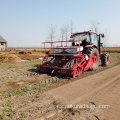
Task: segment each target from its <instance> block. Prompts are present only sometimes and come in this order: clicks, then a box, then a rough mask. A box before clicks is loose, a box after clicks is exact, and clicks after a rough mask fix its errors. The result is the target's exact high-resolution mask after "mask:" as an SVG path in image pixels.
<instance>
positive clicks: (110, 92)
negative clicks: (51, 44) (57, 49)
mask: <svg viewBox="0 0 120 120" xmlns="http://www.w3.org/2000/svg"><path fill="white" fill-rule="evenodd" d="M106 50H107V51H113V48H109V49H106ZM19 51H20V50H16V49H15V50H11V51H7V52H5V53H6V54H7V55H8V54H9V55H12V56H10V57H6V56H5V54H3V55H4V56H3V57H2V59H1V62H0V108H1V109H0V119H4V120H45V119H49V120H53V119H55V120H62V119H66V120H70V119H71V120H72V119H78V120H108V119H109V120H113V119H114V120H118V119H120V115H119V111H120V104H119V101H120V94H119V91H120V88H119V85H120V76H119V71H120V53H119V51H120V49H119V48H117V49H115V48H114V52H110V56H111V57H110V65H109V66H107V67H103V66H101V64H100V66H99V68H98V70H96V71H87V72H83V73H82V74H81V75H80V76H78V77H76V78H60V77H57V76H54V77H52V76H50V75H47V74H40V73H39V72H37V68H38V66H39V65H40V64H41V63H42V59H39V58H43V57H44V51H43V50H41V49H36V50H35V49H29V50H23V49H22V50H21V51H32V52H31V53H24V54H19ZM116 51H118V52H116ZM14 55H15V56H14ZM35 56H36V57H35ZM12 57H13V58H14V59H13V58H12ZM3 58H4V59H5V60H3ZM111 96H112V97H111ZM108 99H109V101H108ZM71 104H72V105H73V104H74V105H79V104H86V105H87V104H88V105H94V107H95V106H97V105H103V104H104V105H110V106H111V108H110V109H107V110H105V109H90V108H84V109H75V108H70V107H69V108H65V107H64V108H62V107H63V106H65V105H71Z"/></svg>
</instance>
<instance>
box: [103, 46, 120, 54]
mask: <svg viewBox="0 0 120 120" xmlns="http://www.w3.org/2000/svg"><path fill="white" fill-rule="evenodd" d="M105 50H106V51H107V52H110V53H120V47H119V48H112V47H111V48H105Z"/></svg>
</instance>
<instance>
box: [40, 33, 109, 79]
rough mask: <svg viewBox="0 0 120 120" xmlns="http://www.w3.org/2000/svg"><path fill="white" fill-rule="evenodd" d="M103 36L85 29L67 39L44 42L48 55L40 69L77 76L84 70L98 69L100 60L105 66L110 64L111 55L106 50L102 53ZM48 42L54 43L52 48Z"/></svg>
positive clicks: (45, 71)
mask: <svg viewBox="0 0 120 120" xmlns="http://www.w3.org/2000/svg"><path fill="white" fill-rule="evenodd" d="M101 37H104V34H99V35H97V34H96V33H95V32H92V31H85V32H79V33H74V34H72V35H71V36H70V40H67V41H55V42H43V44H44V49H45V54H46V56H45V57H44V58H43V64H42V65H40V66H39V67H38V71H39V72H41V73H47V74H51V75H58V76H63V77H64V76H67V77H76V76H79V75H80V74H81V73H82V72H83V71H87V70H96V69H97V68H98V66H99V62H100V60H101V63H102V65H103V66H108V65H109V61H110V55H109V53H107V52H106V51H105V50H104V53H102V47H103V45H102V43H101ZM46 44H51V45H52V48H51V50H50V48H46ZM47 49H49V52H48V50H47Z"/></svg>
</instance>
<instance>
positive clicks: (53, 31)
mask: <svg viewBox="0 0 120 120" xmlns="http://www.w3.org/2000/svg"><path fill="white" fill-rule="evenodd" d="M55 37H56V27H55V26H53V25H52V24H51V26H50V28H49V39H50V42H53V40H54V39H55ZM51 48H52V43H51Z"/></svg>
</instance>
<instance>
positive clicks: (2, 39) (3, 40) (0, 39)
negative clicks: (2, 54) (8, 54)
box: [0, 35, 7, 43]
mask: <svg viewBox="0 0 120 120" xmlns="http://www.w3.org/2000/svg"><path fill="white" fill-rule="evenodd" d="M0 42H5V43H6V42H7V41H6V40H5V39H4V38H3V37H2V36H1V35H0Z"/></svg>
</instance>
